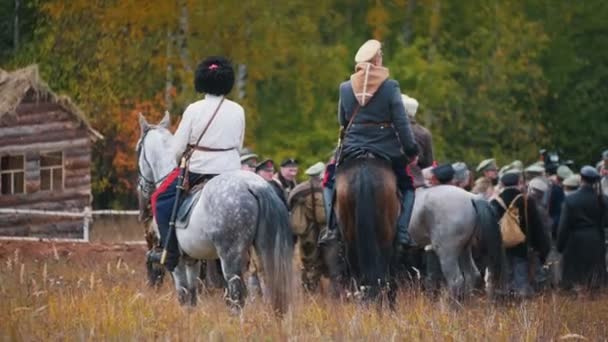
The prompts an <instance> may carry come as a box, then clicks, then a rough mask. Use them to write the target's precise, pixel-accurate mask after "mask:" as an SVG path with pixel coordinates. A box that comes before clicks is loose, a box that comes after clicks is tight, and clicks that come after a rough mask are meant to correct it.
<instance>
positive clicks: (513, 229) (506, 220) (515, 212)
mask: <svg viewBox="0 0 608 342" xmlns="http://www.w3.org/2000/svg"><path fill="white" fill-rule="evenodd" d="M519 197H523V196H522V194H519V195H517V196H516V197H515V198H514V199H513V201H511V204H509V207H508V208H507V206H506V204H505V202H504V201H503V200H502V198H500V196H496V197H495V199H496V202H498V204H499V205H500V206H501V207H502V208H503V209H504V210H505V213H504V214H503V215H502V217H501V218H500V221H498V224H499V226H500V235H501V236H502V244H503V246H505V247H506V248H511V247H515V246H517V245H519V244H520V243H522V242H524V241H526V235H525V234H524V233H523V231H522V229H521V224H520V222H519V209H518V208H517V206H515V202H516V201H517V199H518V198H519ZM523 199H524V208H525V213H524V220H527V216H528V201H527V200H526V198H525V197H523ZM526 226H527V225H526Z"/></svg>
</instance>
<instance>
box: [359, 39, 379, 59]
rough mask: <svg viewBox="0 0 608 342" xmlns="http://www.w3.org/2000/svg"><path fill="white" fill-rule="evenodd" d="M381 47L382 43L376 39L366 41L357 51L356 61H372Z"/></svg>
mask: <svg viewBox="0 0 608 342" xmlns="http://www.w3.org/2000/svg"><path fill="white" fill-rule="evenodd" d="M381 48H382V44H381V43H380V42H379V41H377V40H375V39H370V40H368V41H366V42H365V43H363V45H361V47H360V48H359V50H358V51H357V54H356V55H355V62H356V63H363V62H369V61H371V60H372V59H373V58H374V57H375V56H376V54H377V53H378V51H380V49H381Z"/></svg>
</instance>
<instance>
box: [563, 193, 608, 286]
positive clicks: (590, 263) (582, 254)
mask: <svg viewBox="0 0 608 342" xmlns="http://www.w3.org/2000/svg"><path fill="white" fill-rule="evenodd" d="M599 199H600V197H599V196H598V194H597V193H596V192H595V191H594V190H593V188H592V187H591V186H589V185H583V186H581V188H580V189H579V190H577V191H576V192H574V193H573V194H571V195H568V196H567V197H566V199H565V200H564V205H563V207H562V217H561V220H560V224H559V233H558V237H557V250H558V252H560V253H562V256H563V258H562V282H563V284H564V285H566V286H569V285H572V284H585V285H592V284H590V283H589V281H590V280H592V278H595V279H594V280H601V281H604V280H605V279H606V259H605V254H606V245H605V242H604V241H605V231H604V229H603V228H604V227H605V225H606V222H607V221H608V199H607V198H606V196H603V200H604V203H603V208H602V207H601V206H600V201H599ZM602 212H603V214H602ZM602 215H603V216H602ZM600 220H602V221H603V222H600Z"/></svg>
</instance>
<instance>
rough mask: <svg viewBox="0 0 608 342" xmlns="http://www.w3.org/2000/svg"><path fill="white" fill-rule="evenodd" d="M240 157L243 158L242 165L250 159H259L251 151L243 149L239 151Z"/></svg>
mask: <svg viewBox="0 0 608 342" xmlns="http://www.w3.org/2000/svg"><path fill="white" fill-rule="evenodd" d="M239 156H240V157H241V164H243V163H244V162H246V161H248V160H249V159H253V158H257V157H258V155H257V154H255V153H253V151H251V150H250V149H248V148H246V147H245V148H242V149H241V150H240V151H239Z"/></svg>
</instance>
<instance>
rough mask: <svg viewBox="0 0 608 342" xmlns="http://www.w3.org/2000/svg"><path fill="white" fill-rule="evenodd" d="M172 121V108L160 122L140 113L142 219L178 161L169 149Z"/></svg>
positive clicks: (140, 195) (138, 186)
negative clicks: (157, 188) (150, 121)
mask: <svg viewBox="0 0 608 342" xmlns="http://www.w3.org/2000/svg"><path fill="white" fill-rule="evenodd" d="M170 125H171V118H170V116H169V112H166V113H165V116H164V117H163V119H162V120H161V121H160V122H159V123H158V124H157V125H152V124H149V123H148V121H146V119H145V118H144V116H143V115H141V113H140V114H139V127H140V137H139V141H138V142H137V146H136V152H137V172H138V180H137V193H138V201H139V213H140V220H141V219H145V217H146V216H148V215H147V213H148V205H149V203H150V198H151V197H152V193H153V192H154V190H155V189H156V187H157V185H158V184H159V183H161V182H162V181H163V180H164V179H165V178H166V176H167V175H168V174H169V173H170V172H171V170H173V168H174V167H175V164H176V161H175V160H174V158H173V157H172V153H171V152H170V151H169V150H168V147H169V146H171V144H170V143H171V138H172V135H171V132H170V131H169V127H170Z"/></svg>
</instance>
